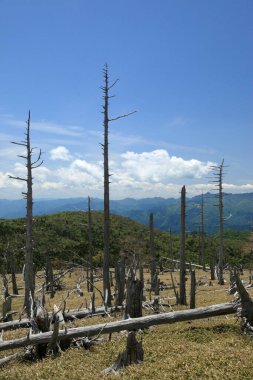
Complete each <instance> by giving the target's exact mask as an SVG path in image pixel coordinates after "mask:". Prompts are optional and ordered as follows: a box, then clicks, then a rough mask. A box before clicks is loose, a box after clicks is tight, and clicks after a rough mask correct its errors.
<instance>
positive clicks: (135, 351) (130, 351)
mask: <svg viewBox="0 0 253 380" xmlns="http://www.w3.org/2000/svg"><path fill="white" fill-rule="evenodd" d="M143 358H144V351H143V348H142V340H141V341H140V342H138V341H137V339H136V332H135V331H130V332H129V333H128V336H127V344H126V349H125V351H124V352H122V353H120V354H119V355H118V358H117V360H116V362H115V363H113V365H112V366H111V367H109V368H106V369H105V370H104V371H103V374H104V375H106V374H109V373H117V372H119V371H120V370H122V369H124V368H125V367H127V366H129V365H131V364H138V363H141V362H142V361H143Z"/></svg>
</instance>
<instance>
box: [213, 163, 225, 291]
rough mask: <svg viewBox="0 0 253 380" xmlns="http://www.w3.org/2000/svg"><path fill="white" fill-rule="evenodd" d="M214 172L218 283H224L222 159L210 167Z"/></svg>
mask: <svg viewBox="0 0 253 380" xmlns="http://www.w3.org/2000/svg"><path fill="white" fill-rule="evenodd" d="M211 168H212V170H213V172H214V177H215V180H214V181H213V182H214V183H215V186H216V187H217V188H218V194H217V197H218V207H219V230H220V234H219V261H218V271H217V277H218V283H219V284H220V285H224V277H223V269H224V227H223V221H224V218H223V191H222V190H223V187H222V185H223V177H224V159H223V160H222V163H221V164H220V165H216V166H212V167H211Z"/></svg>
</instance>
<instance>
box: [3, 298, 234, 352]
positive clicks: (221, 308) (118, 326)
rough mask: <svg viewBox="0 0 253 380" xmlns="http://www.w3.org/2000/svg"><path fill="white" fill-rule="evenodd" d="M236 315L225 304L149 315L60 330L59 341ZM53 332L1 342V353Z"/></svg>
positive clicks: (39, 340)
mask: <svg viewBox="0 0 253 380" xmlns="http://www.w3.org/2000/svg"><path fill="white" fill-rule="evenodd" d="M234 313H235V305H234V303H231V302H229V303H223V304H218V305H212V306H207V307H200V308H197V309H188V310H180V311H173V312H168V313H163V314H155V315H148V316H145V317H140V318H133V319H126V320H121V321H117V322H109V323H103V324H98V325H93V326H85V327H76V328H72V329H65V330H60V331H59V335H58V340H59V341H61V340H65V339H73V338H80V337H85V336H86V337H87V336H88V337H91V336H95V335H98V334H99V335H101V334H110V333H114V332H120V331H122V330H128V331H131V330H139V329H144V328H147V327H150V326H155V325H162V324H172V323H176V322H185V321H192V320H197V319H202V318H210V317H216V316H219V315H227V314H234ZM52 336H53V332H52V331H49V332H46V333H41V334H36V335H28V336H25V337H23V338H20V339H13V340H9V341H3V342H0V351H3V350H9V349H14V348H18V347H24V346H27V345H29V344H39V343H49V342H50V341H51V339H52Z"/></svg>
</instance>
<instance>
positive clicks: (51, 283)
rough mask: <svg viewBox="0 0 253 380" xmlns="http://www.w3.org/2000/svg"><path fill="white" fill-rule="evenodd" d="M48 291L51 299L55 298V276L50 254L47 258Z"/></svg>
mask: <svg viewBox="0 0 253 380" xmlns="http://www.w3.org/2000/svg"><path fill="white" fill-rule="evenodd" d="M46 290H47V292H50V298H54V274H53V267H52V261H51V257H50V254H49V253H47V258H46Z"/></svg>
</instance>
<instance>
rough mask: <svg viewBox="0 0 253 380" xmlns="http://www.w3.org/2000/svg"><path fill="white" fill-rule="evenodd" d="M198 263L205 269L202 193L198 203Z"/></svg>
mask: <svg viewBox="0 0 253 380" xmlns="http://www.w3.org/2000/svg"><path fill="white" fill-rule="evenodd" d="M199 232H200V265H202V267H203V270H205V227H204V194H203V193H202V196H201V204H200V231H199Z"/></svg>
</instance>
